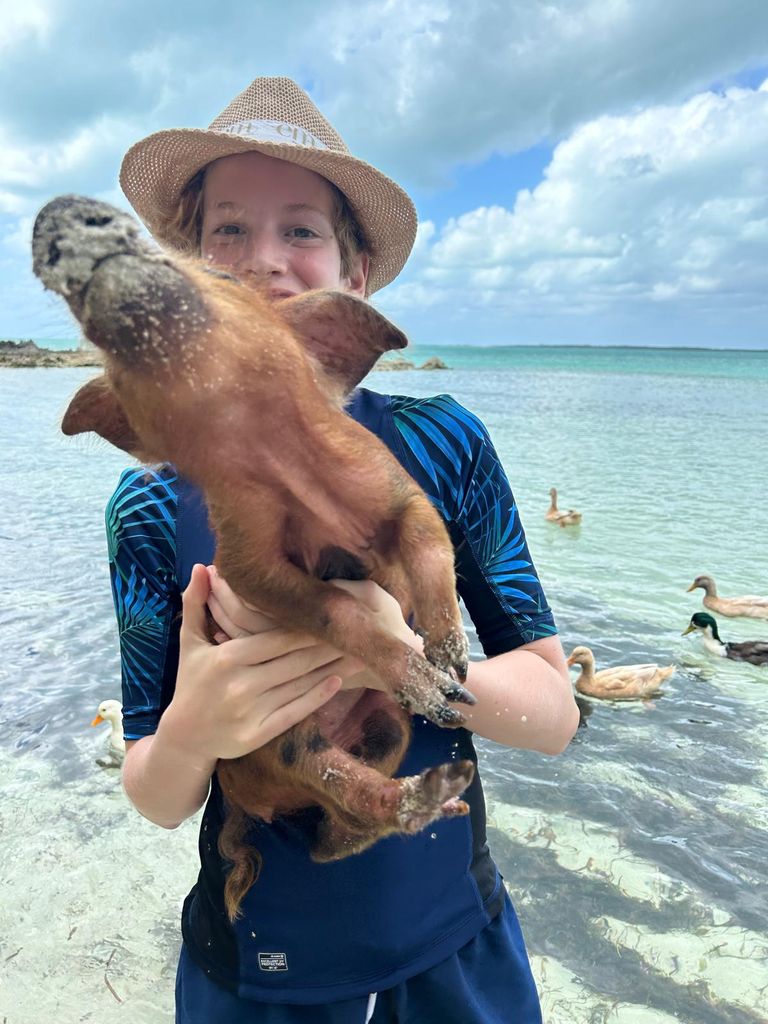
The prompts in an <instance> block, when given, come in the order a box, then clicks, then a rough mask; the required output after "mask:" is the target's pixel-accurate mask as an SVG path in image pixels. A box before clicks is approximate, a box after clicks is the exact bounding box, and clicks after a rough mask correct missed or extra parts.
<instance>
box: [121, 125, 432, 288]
mask: <svg viewBox="0 0 768 1024" xmlns="http://www.w3.org/2000/svg"><path fill="white" fill-rule="evenodd" d="M252 151H256V152H259V153H265V154H266V155H267V156H272V157H276V158H277V159H279V160H287V161H288V162H289V163H293V164H298V165H299V166H301V167H306V168H307V169H308V170H310V171H314V172H315V173H316V174H320V175H322V176H323V177H324V178H327V179H328V181H330V182H332V183H333V184H334V185H335V186H336V187H337V188H338V189H340V190H341V191H342V192H343V193H344V195H345V196H346V197H347V199H348V200H349V203H350V205H351V207H352V210H353V212H354V214H355V217H356V218H357V220H358V222H359V224H360V227H361V228H362V229H363V232H364V234H365V238H366V240H367V242H368V245H369V247H370V252H369V255H370V267H369V272H368V291H369V292H375V291H378V289H380V288H383V287H384V286H385V285H387V284H389V283H390V281H392V280H394V278H395V277H397V275H398V274H399V273H400V271H401V270H402V269H403V266H404V265H405V262H406V260H407V259H408V256H409V255H410V252H411V249H412V248H413V243H414V241H415V239H416V225H417V217H416V210H415V208H414V205H413V203H412V201H411V199H410V197H409V196H408V194H407V193H406V192H404V191H403V189H401V188H400V186H399V185H397V184H396V183H395V182H394V181H392V179H391V178H388V177H387V176H386V175H385V174H382V173H381V171H377V170H376V168H375V167H372V166H371V165H370V164H367V163H365V161H363V160H358V159H357V157H353V156H351V155H350V154H349V153H343V152H338V151H336V150H333V149H315V148H311V147H309V146H297V145H293V144H291V143H280V142H271V141H263V140H256V139H249V138H243V137H241V136H234V137H233V136H232V135H231V134H228V133H226V132H217V131H212V130H211V129H202V128H170V129H165V130H164V131H159V132H155V133H154V134H152V135H149V136H147V138H145V139H142V140H141V141H140V142H137V143H135V144H134V145H133V146H131V148H130V149H129V150H128V152H127V153H126V154H125V157H124V159H123V163H122V166H121V168H120V185H121V187H122V189H123V192H124V193H125V195H126V196H127V198H128V200H129V202H130V203H131V205H132V206H133V208H134V210H135V211H136V212H137V213H138V215H139V217H141V219H142V221H143V222H144V223H145V224H146V226H147V228H148V229H149V231H150V232H151V233H152V234H153V235H154V237H155V238H157V239H158V241H160V242H162V241H167V240H168V227H169V225H170V224H171V223H172V222H173V220H174V219H175V217H176V214H177V212H178V206H179V199H180V196H181V193H182V190H183V189H184V186H185V185H186V184H187V182H188V181H189V180H190V178H192V177H194V175H195V174H197V172H198V171H199V170H201V169H202V168H203V167H205V166H206V165H207V164H209V163H211V161H213V160H218V159H220V158H221V157H224V156H233V155H234V154H237V153H248V152H252Z"/></svg>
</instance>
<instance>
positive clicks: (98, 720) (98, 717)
mask: <svg viewBox="0 0 768 1024" xmlns="http://www.w3.org/2000/svg"><path fill="white" fill-rule="evenodd" d="M103 721H104V719H103V718H102V717H101V715H96V717H95V718H94V720H93V721H92V722H91V725H101V723H102V722H103Z"/></svg>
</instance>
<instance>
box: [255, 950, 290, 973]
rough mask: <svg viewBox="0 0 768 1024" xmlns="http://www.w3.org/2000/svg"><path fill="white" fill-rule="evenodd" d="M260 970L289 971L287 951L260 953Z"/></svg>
mask: <svg viewBox="0 0 768 1024" xmlns="http://www.w3.org/2000/svg"><path fill="white" fill-rule="evenodd" d="M259 970H261V971H287V970H288V957H287V956H286V955H285V953H259Z"/></svg>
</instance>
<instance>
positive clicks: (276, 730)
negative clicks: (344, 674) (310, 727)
mask: <svg viewBox="0 0 768 1024" xmlns="http://www.w3.org/2000/svg"><path fill="white" fill-rule="evenodd" d="M340 688H341V677H340V676H337V675H330V676H326V675H323V678H322V679H321V680H320V682H319V683H316V684H315V685H314V686H312V687H311V688H310V689H309V690H307V691H306V692H305V693H302V694H301V695H300V696H298V697H296V698H294V699H293V700H289V701H287V703H285V704H280V705H279V706H278V707H276V708H275V710H274V711H273V712H272V713H271V714H269V715H267V717H266V718H265V719H263V721H262V723H261V734H262V737H263V739H262V742H263V743H268V742H269V741H270V740H272V739H274V738H275V736H279V735H280V734H281V733H283V732H285V731H286V729H290V728H291V726H293V725H296V724H297V723H298V722H302V721H303V720H304V719H305V718H307V717H308V716H309V715H311V714H312V713H313V712H314V711H317V709H318V708H321V707H322V706H323V704H325V703H327V702H328V701H329V700H330V699H331V697H333V696H334V694H336V693H338V691H339V689H340Z"/></svg>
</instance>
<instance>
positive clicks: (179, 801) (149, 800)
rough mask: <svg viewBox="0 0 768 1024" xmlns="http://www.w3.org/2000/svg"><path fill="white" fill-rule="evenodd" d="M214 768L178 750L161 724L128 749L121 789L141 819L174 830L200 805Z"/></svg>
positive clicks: (207, 762)
mask: <svg viewBox="0 0 768 1024" xmlns="http://www.w3.org/2000/svg"><path fill="white" fill-rule="evenodd" d="M215 767H216V761H213V762H211V761H209V760H206V759H205V758H202V757H201V758H196V757H194V756H193V755H190V753H189V752H188V751H186V750H184V751H182V750H180V749H179V748H178V747H177V746H176V745H175V744H174V742H173V739H172V736H170V735H169V733H168V730H167V729H164V727H163V721H162V720H161V722H160V725H159V727H158V730H157V732H156V733H155V734H154V736H145V737H144V738H143V739H141V740H138V741H136V742H135V743H133V744H131V745H130V749H129V750H128V752H127V754H126V758H125V763H124V765H123V787H124V788H125V792H126V794H127V796H128V799H129V800H130V801H131V803H132V804H133V805H134V807H135V808H136V809H137V810H138V812H139V813H140V814H142V815H143V816H144V817H145V818H148V819H149V820H150V821H153V822H154V823H155V824H156V825H161V826H162V827H163V828H176V827H177V826H178V825H180V824H181V823H182V821H185V820H186V819H187V818H189V817H190V816H191V815H192V814H194V813H195V811H197V810H199V808H200V807H202V805H203V804H204V802H205V800H206V797H207V796H208V790H209V788H210V782H211V776H212V775H213V771H214V769H215Z"/></svg>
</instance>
